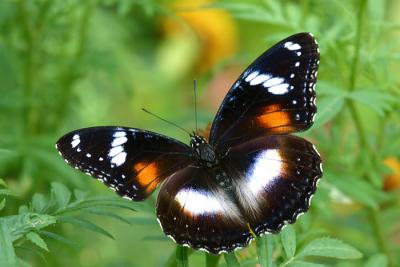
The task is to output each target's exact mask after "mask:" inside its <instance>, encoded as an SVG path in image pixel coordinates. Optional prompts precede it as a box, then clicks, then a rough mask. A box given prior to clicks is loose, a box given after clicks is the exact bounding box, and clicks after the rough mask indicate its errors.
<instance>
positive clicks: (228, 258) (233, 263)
mask: <svg viewBox="0 0 400 267" xmlns="http://www.w3.org/2000/svg"><path fill="white" fill-rule="evenodd" d="M224 258H225V262H226V265H227V266H228V267H240V264H239V261H238V259H237V258H236V255H235V252H231V253H225V254H224Z"/></svg>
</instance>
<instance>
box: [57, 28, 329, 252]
mask: <svg viewBox="0 0 400 267" xmlns="http://www.w3.org/2000/svg"><path fill="white" fill-rule="evenodd" d="M318 64H319V50H318V45H317V42H316V41H315V39H314V37H313V36H312V35H311V34H310V33H299V34H295V35H293V36H290V37H288V38H286V39H284V40H283V41H281V42H279V43H277V44H276V45H274V46H273V47H272V48H270V49H269V50H267V51H266V52H265V53H264V54H262V55H261V56H260V57H259V58H258V59H256V60H255V61H254V62H253V63H252V64H251V65H250V66H249V67H248V68H247V69H246V70H245V71H244V72H243V74H242V75H241V76H240V77H239V79H238V80H237V81H236V82H235V83H234V84H233V86H232V88H231V89H230V91H229V92H228V94H227V95H226V97H225V99H224V100H223V102H222V104H221V107H220V108H219V110H218V112H217V115H216V117H215V119H214V121H213V124H212V126H211V131H210V135H209V138H208V140H206V138H204V137H202V136H200V135H198V134H196V133H195V134H193V135H191V141H190V146H188V145H186V144H184V143H181V142H179V141H178V140H175V139H172V138H169V137H167V136H164V135H161V134H157V133H153V132H149V131H145V130H141V129H134V128H126V127H113V126H110V127H108V126H106V127H93V128H86V129H80V130H76V131H73V132H70V133H68V134H66V135H65V136H63V137H62V138H61V139H60V140H59V141H58V142H57V145H56V147H57V149H58V150H59V152H60V154H61V155H62V157H63V158H64V159H65V161H66V162H67V163H69V164H70V165H72V166H74V167H75V168H77V169H79V170H81V171H83V172H85V173H87V174H88V175H90V176H93V177H95V178H97V179H98V180H100V181H102V182H103V183H104V184H106V185H107V186H108V187H110V188H111V189H113V190H114V191H116V192H117V193H118V194H119V195H120V196H122V197H125V198H128V199H132V200H135V201H140V200H144V199H145V198H147V197H148V196H149V195H150V194H151V193H152V192H153V191H154V190H155V189H156V187H157V186H158V185H160V184H161V188H160V191H159V194H158V199H157V208H156V209H157V217H158V220H159V222H160V225H161V228H162V230H163V231H164V233H165V234H166V235H168V236H169V237H170V238H171V239H173V240H174V241H175V242H176V243H178V244H182V245H187V246H190V247H192V248H195V249H203V250H206V251H208V252H211V253H215V254H216V253H220V252H229V251H232V250H234V249H236V248H240V247H245V246H246V245H248V243H249V242H250V241H251V240H252V239H253V236H254V234H255V235H256V236H260V235H262V234H264V233H277V232H279V231H280V230H281V229H282V227H283V226H284V224H285V223H293V222H294V221H295V220H296V219H297V217H298V216H299V215H300V214H301V213H304V212H305V211H307V209H308V208H309V205H310V200H311V197H312V195H313V194H314V192H315V190H316V184H317V181H318V179H319V178H320V177H321V176H322V169H321V158H320V156H319V154H318V152H317V150H316V149H315V147H314V146H313V145H312V144H311V143H310V142H308V141H306V140H305V139H303V138H300V137H296V136H293V135H290V133H293V132H299V131H304V130H307V129H308V128H310V127H311V125H312V124H313V120H314V116H315V113H316V110H317V108H316V106H315V90H314V89H315V82H316V76H317V70H318Z"/></svg>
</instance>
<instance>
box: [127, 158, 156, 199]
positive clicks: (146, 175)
mask: <svg viewBox="0 0 400 267" xmlns="http://www.w3.org/2000/svg"><path fill="white" fill-rule="evenodd" d="M133 169H134V170H135V172H136V173H137V174H136V178H137V179H136V180H137V182H138V183H139V185H140V186H141V187H143V188H145V189H146V192H148V193H150V192H152V191H153V190H154V189H155V188H156V187H157V185H158V182H157V179H156V178H157V176H158V175H159V173H158V168H157V164H156V163H154V162H151V163H147V162H138V163H135V165H133Z"/></svg>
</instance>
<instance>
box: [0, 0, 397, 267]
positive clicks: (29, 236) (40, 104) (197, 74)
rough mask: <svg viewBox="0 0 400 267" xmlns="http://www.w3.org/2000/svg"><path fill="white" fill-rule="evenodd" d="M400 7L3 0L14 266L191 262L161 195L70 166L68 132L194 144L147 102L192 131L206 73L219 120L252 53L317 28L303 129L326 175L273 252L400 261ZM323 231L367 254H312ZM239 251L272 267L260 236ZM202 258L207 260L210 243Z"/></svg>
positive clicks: (198, 262) (4, 182) (336, 262)
mask: <svg viewBox="0 0 400 267" xmlns="http://www.w3.org/2000/svg"><path fill="white" fill-rule="evenodd" d="M399 12H400V2H399V1H395V0H391V1H390V0H387V1H384V0H375V1H373V0H369V1H368V0H348V1H341V0H322V1H320V0H318V1H317V0H302V1H300V0H292V1H278V0H265V1H245V0H235V1H213V0H192V1H162V0H88V1H79V0H1V1H0V178H1V180H0V266H11V264H16V265H21V266H28V264H30V265H31V266H104V267H105V266H107V267H117V266H176V265H177V264H180V263H179V261H178V262H175V260H174V257H175V245H174V243H173V242H172V241H170V240H169V239H167V238H166V237H164V235H163V234H162V232H161V230H160V228H159V226H158V224H157V222H156V220H155V216H154V200H155V195H153V196H152V198H151V199H149V200H148V201H146V202H144V203H138V204H137V203H129V202H128V201H125V200H119V199H118V200H117V199H114V194H113V193H112V192H110V191H111V190H109V189H107V188H106V187H105V186H103V185H102V184H101V183H99V182H97V181H96V180H94V179H90V178H89V177H87V176H85V175H82V174H80V173H79V172H77V171H75V170H73V169H72V168H70V167H69V166H67V164H65V162H64V161H63V160H62V159H61V157H59V156H58V154H57V152H56V150H55V149H54V143H55V141H56V140H57V139H58V138H59V137H60V136H61V135H63V134H64V133H66V132H68V131H71V130H74V129H77V128H82V127H88V126H95V125H123V126H131V127H137V128H144V129H148V130H152V131H156V132H161V133H163V134H167V135H169V136H172V137H175V138H178V139H180V140H182V141H185V142H188V137H187V136H186V135H185V134H183V133H182V132H180V131H179V130H177V129H176V128H174V127H172V126H170V125H168V124H165V123H163V122H162V121H160V120H157V119H155V118H153V117H151V116H149V115H147V114H145V113H144V112H142V111H141V109H142V108H143V107H145V108H147V109H149V110H151V111H152V112H154V113H156V114H159V115H160V116H162V117H164V118H167V119H169V120H171V121H174V122H176V123H178V124H179V125H181V126H182V127H184V128H187V129H193V128H194V115H193V112H194V104H193V93H192V92H193V91H192V89H193V88H192V83H193V79H196V80H197V82H198V109H199V110H198V120H199V126H200V127H201V128H206V127H207V125H208V124H209V123H210V122H211V121H212V119H213V117H214V114H215V112H216V110H217V109H218V106H219V104H220V102H221V100H222V98H223V97H224V95H225V93H226V92H227V90H228V89H229V87H230V85H231V84H232V83H233V82H234V81H235V79H236V78H237V77H238V76H239V74H240V73H241V71H242V70H243V69H244V68H245V67H246V66H247V65H248V64H249V63H250V62H251V61H252V60H254V59H255V58H256V57H257V56H258V55H260V54H261V53H262V52H263V51H264V50H266V49H267V48H268V47H270V46H271V45H273V44H274V43H275V42H277V41H279V40H280V39H282V38H285V37H287V36H289V35H292V34H294V33H297V32H304V31H309V32H312V33H313V34H314V35H315V36H316V38H317V40H318V42H319V45H320V51H321V63H320V70H319V73H318V83H317V88H316V90H317V95H318V98H317V105H318V114H317V118H316V123H315V125H314V127H313V128H312V129H311V130H309V131H308V132H306V133H302V134H301V135H302V136H305V137H306V138H307V139H309V140H312V141H313V142H314V143H315V145H316V146H317V148H318V149H319V151H320V152H321V154H322V158H323V161H324V176H323V178H322V181H321V182H320V184H319V188H318V191H317V193H316V195H315V197H314V199H313V203H312V206H311V209H310V211H309V212H308V213H307V214H306V215H303V216H302V217H301V218H300V219H299V221H298V222H297V223H296V224H295V225H294V227H291V228H289V229H290V230H286V237H285V233H284V234H282V236H279V235H276V236H273V237H270V239H269V240H270V243H268V244H270V245H272V246H273V251H272V254H271V255H272V256H271V259H272V261H273V264H272V265H271V266H324V265H326V266H367V267H373V266H400V197H399V189H400V138H399V136H400V115H399V111H400V90H399V85H400V84H399V83H400V76H399V75H398V72H399V71H400V66H399V60H400V53H399V52H400V49H399V48H400V47H399V42H400V35H399V30H400V17H399V16H398V14H399ZM54 182H56V183H54ZM71 191H75V192H74V195H73V196H71V193H70V192H71ZM83 192H86V193H88V196H86V193H83ZM96 197H101V198H102V197H104V199H103V198H102V199H94V198H96ZM82 199H85V200H84V201H83V200H82ZM74 201H77V202H74ZM85 201H86V202H85ZM96 201H97V202H96ZM107 201H111V202H112V205H110V203H111V202H107ZM74 203H75V204H74ZM76 203H78V204H79V205H83V204H82V203H97V204H96V205H98V207H97V206H95V205H94V204H93V205H92V204H90V205H92V206H90V205H89V204H88V205H89V206H82V207H81V206H79V207H81V208H76V207H77V206H76V205H78V204H76ZM107 203H108V204H107ZM85 205H86V204H85ZM103 208H104V209H103ZM131 208H134V209H135V210H137V212H133V211H132V210H130V209H131ZM105 210H108V211H107V212H105ZM61 214H69V215H68V216H64V215H61ZM97 227H98V228H97ZM90 230H92V231H90ZM294 233H296V236H297V239H295V240H294V245H292V246H294V248H295V250H296V253H295V252H293V253H288V249H287V248H288V245H287V244H288V243H286V244H285V242H287V240H288V239H287V238H289V239H291V240H292V241H293V236H294ZM108 235H112V236H113V237H114V239H112V238H109V237H108ZM287 236H289V237H287ZM321 237H330V238H334V239H338V240H342V241H343V242H344V243H346V244H348V245H349V246H351V247H352V248H354V250H353V254H352V255H351V256H348V255H347V256H346V255H345V254H346V253H345V252H346V251H343V252H340V251H339V252H338V251H336V254H335V255H333V254H334V252H332V251H331V252H329V253H325V254H324V253H322V252H321V251H319V252H318V253H319V254H318V253H315V252H314V254H310V255H309V257H306V258H301V257H302V256H300V255H298V252H299V251H300V252H301V251H302V249H303V250H304V249H305V248H306V247H307V244H309V242H310V240H314V239H315V238H321ZM271 240H272V241H271ZM285 240H286V241H285ZM338 242H339V241H338ZM289 243H290V242H289ZM344 243H343V244H344ZM321 248H324V246H323V244H322V245H321ZM348 249H350V247H349V248H348ZM47 250H48V251H47ZM355 250H357V251H355ZM289 251H290V250H289ZM358 251H359V252H360V253H362V257H361V254H358ZM347 252H348V251H347ZM236 256H237V258H238V261H239V262H240V263H241V264H242V266H261V265H259V264H260V263H258V261H257V257H260V251H259V250H257V249H256V245H255V242H253V243H252V244H251V245H250V246H249V248H247V249H244V250H242V251H238V252H237V253H236ZM17 257H18V258H17ZM212 259H214V260H215V258H210V257H208V258H207V260H208V261H212ZM298 259H301V260H303V263H301V261H300V260H299V261H297V260H298ZM296 262H297V263H296ZM307 262H308V263H307ZM310 262H314V264H317V263H318V264H320V265H311V263H310ZM189 263H190V265H191V266H205V264H206V263H205V257H204V253H203V252H194V253H191V254H190V257H189ZM207 264H210V262H208V263H207ZM226 264H228V266H234V265H231V264H232V263H229V260H227V263H225V261H223V260H220V261H219V266H226ZM296 264H297V265H296ZM301 264H303V265H301ZM207 266H217V265H207ZM262 266H264V265H262Z"/></svg>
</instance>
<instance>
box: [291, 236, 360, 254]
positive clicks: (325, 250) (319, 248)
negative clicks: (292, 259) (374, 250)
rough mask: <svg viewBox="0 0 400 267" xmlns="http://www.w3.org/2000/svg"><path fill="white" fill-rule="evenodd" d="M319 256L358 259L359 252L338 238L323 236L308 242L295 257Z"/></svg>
mask: <svg viewBox="0 0 400 267" xmlns="http://www.w3.org/2000/svg"><path fill="white" fill-rule="evenodd" d="M304 256H320V257H330V258H337V259H359V258H361V257H362V254H361V252H359V251H358V250H357V249H355V248H353V247H352V246H350V245H347V244H345V243H343V242H342V241H340V240H337V239H332V238H328V237H323V238H319V239H314V240H312V241H311V242H310V243H308V244H307V245H306V246H305V247H304V248H303V249H302V250H301V251H300V252H299V253H298V254H297V256H296V257H304Z"/></svg>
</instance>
